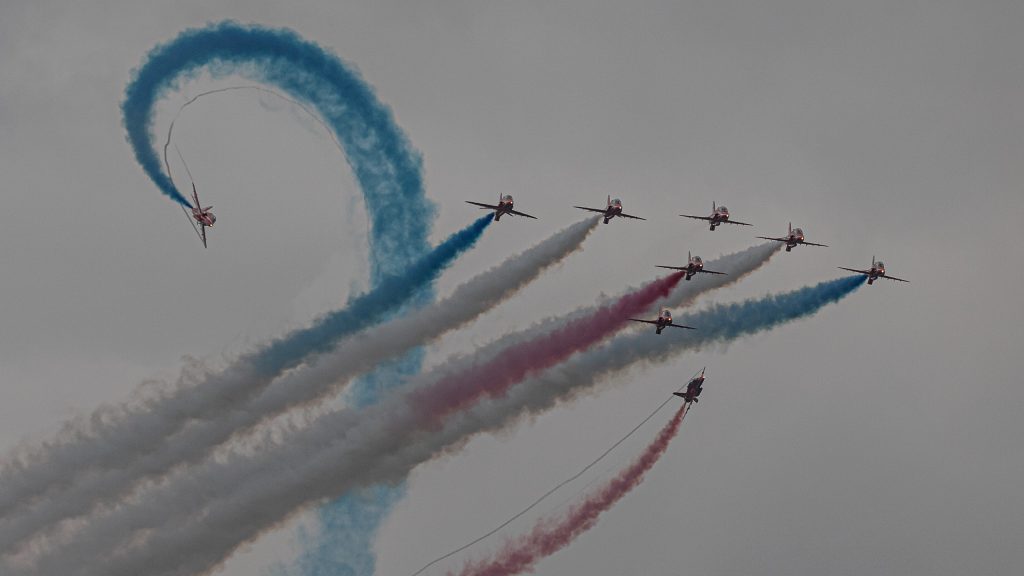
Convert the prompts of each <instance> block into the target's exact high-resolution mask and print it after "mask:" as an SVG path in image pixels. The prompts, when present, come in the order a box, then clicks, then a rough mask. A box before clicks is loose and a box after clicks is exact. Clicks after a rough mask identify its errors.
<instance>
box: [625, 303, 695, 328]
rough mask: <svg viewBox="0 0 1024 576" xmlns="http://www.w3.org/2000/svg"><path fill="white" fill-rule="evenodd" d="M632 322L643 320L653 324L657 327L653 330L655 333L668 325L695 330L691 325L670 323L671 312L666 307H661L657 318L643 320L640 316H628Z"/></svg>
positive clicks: (645, 322)
mask: <svg viewBox="0 0 1024 576" xmlns="http://www.w3.org/2000/svg"><path fill="white" fill-rule="evenodd" d="M630 320H632V321H633V322H643V323H644V324H654V325H655V326H657V327H658V328H657V329H656V330H655V331H654V333H655V334H661V331H662V330H664V329H665V328H668V327H669V326H671V327H673V328H686V329H687V330H696V328H694V327H693V326H683V325H682V324H673V323H672V312H670V311H669V309H668V308H662V309H661V312H659V313H658V319H657V320H643V319H641V318H630Z"/></svg>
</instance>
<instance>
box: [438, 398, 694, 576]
mask: <svg viewBox="0 0 1024 576" xmlns="http://www.w3.org/2000/svg"><path fill="white" fill-rule="evenodd" d="M687 406H688V405H687V404H684V405H682V406H680V407H679V410H677V411H676V413H675V415H674V416H673V417H672V419H671V420H670V421H669V422H668V424H666V425H665V427H664V428H662V429H661V431H660V432H658V436H657V437H656V438H655V439H654V442H652V443H651V444H650V445H649V446H648V447H647V448H646V449H645V450H644V451H643V453H642V454H641V455H640V456H639V457H637V459H636V460H634V461H633V462H632V463H631V464H630V465H629V466H628V467H627V468H626V469H624V470H622V471H621V472H619V474H618V475H617V476H616V477H615V478H613V479H612V480H611V481H609V482H608V483H607V484H605V485H604V486H602V487H601V488H600V489H599V490H596V491H595V492H594V493H592V494H590V495H589V496H587V497H586V499H585V500H584V501H583V502H580V503H579V504H576V505H574V506H572V508H570V509H569V510H568V512H566V513H565V514H564V515H563V516H562V517H561V518H557V519H544V518H542V519H540V520H538V521H537V523H536V524H535V525H534V527H533V530H531V531H530V533H529V534H525V535H523V536H520V537H518V538H516V539H514V540H512V541H510V542H507V543H506V544H505V545H504V546H503V547H502V549H501V550H499V551H498V552H497V553H496V554H494V556H493V557H492V558H490V559H487V560H477V561H472V562H467V563H466V565H465V566H463V568H462V570H460V571H459V572H458V575H459V576H508V575H511V574H519V573H521V572H526V571H532V570H533V568H534V567H535V565H536V563H537V561H538V560H540V559H542V558H545V557H547V556H550V555H552V554H554V553H555V552H557V551H559V550H561V549H562V548H565V547H566V546H568V545H569V544H570V543H571V542H572V541H573V540H575V539H576V538H577V537H578V536H580V535H581V534H583V533H584V532H586V531H587V530H590V529H591V528H593V527H594V526H595V525H596V524H597V521H598V519H599V518H600V516H601V514H603V513H604V512H606V511H607V510H609V509H611V507H612V506H614V505H615V504H616V503H617V502H618V501H619V500H621V499H622V498H623V497H624V496H625V495H626V494H628V493H629V492H630V491H631V490H632V489H633V488H636V487H637V486H639V485H640V483H641V482H643V480H644V476H646V474H647V472H648V471H650V469H651V468H652V467H654V464H655V463H657V462H658V460H659V459H660V458H661V456H662V455H663V454H664V453H665V451H666V450H667V449H668V445H669V442H671V441H672V439H673V438H675V436H676V434H677V433H678V432H679V427H680V425H681V424H682V423H683V418H684V417H685V416H686V410H687ZM449 574H452V573H451V572H449Z"/></svg>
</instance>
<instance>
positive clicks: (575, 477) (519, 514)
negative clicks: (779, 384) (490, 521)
mask: <svg viewBox="0 0 1024 576" xmlns="http://www.w3.org/2000/svg"><path fill="white" fill-rule="evenodd" d="M694 377H696V374H694ZM686 386H687V385H686V384H683V385H682V386H680V387H679V388H678V389H677V390H676V392H681V391H682V390H683V389H685V388H686ZM672 401H676V402H678V400H675V398H673V397H672V396H669V397H668V398H666V399H665V401H664V402H662V403H661V404H659V405H658V407H657V408H655V409H654V410H653V411H652V412H651V413H650V414H648V415H647V417H646V418H644V419H643V420H641V421H640V423H639V424H637V425H636V426H634V427H633V428H632V429H631V430H630V431H629V432H627V433H626V435H625V436H623V437H622V438H619V439H618V440H617V441H616V442H615V443H614V444H612V445H611V446H610V447H608V449H607V450H605V451H604V452H602V453H601V455H600V456H598V457H597V458H595V459H594V460H591V461H590V462H589V463H588V464H587V465H586V466H584V467H583V468H581V469H580V470H579V471H577V472H576V473H575V474H573V475H572V476H570V477H568V478H566V479H564V480H562V481H561V482H559V483H558V484H556V485H554V486H553V487H552V488H551V489H549V490H548V491H547V492H545V493H544V494H542V495H541V497H540V498H537V499H536V500H534V501H533V502H531V503H530V505H529V506H527V507H525V508H522V509H520V510H519V511H518V512H516V513H515V514H513V515H512V516H511V517H509V518H507V519H505V521H504V522H502V523H501V524H498V525H497V526H496V527H494V528H492V529H491V530H490V531H488V532H485V533H484V534H481V535H480V536H478V537H476V538H475V539H473V540H471V541H469V542H467V543H465V544H463V545H462V546H459V547H458V548H455V549H454V550H451V551H449V552H446V553H445V554H443V555H441V556H438V557H437V558H434V559H433V560H431V561H430V562H428V563H426V564H424V565H423V566H422V567H420V569H419V570H417V571H415V572H413V573H412V575H411V576H418V575H419V574H422V573H423V572H424V571H425V570H427V569H428V568H430V567H431V566H433V565H435V564H437V563H438V562H441V561H443V560H447V559H448V558H451V557H452V556H454V555H456V554H458V553H459V552H462V551H463V550H466V549H468V548H470V547H471V546H474V545H476V544H479V543H480V542H483V541H484V540H486V539H487V538H490V537H491V536H493V535H495V534H497V533H498V532H499V531H500V530H502V529H503V528H505V527H506V526H508V525H509V524H511V523H512V522H514V521H516V520H518V519H519V518H521V517H522V516H523V515H524V514H526V513H527V512H529V511H530V510H533V509H534V508H536V507H537V506H538V505H539V504H540V503H541V502H543V501H544V500H547V498H548V497H549V496H551V495H552V494H554V493H555V492H557V491H558V490H561V489H562V488H563V487H565V486H566V485H568V484H569V483H570V482H575V481H576V480H578V479H579V478H580V476H583V474H585V473H586V472H587V471H588V470H590V469H591V468H593V467H594V466H597V464H598V463H600V462H601V461H602V460H604V459H605V457H606V456H608V455H609V454H611V453H612V451H613V450H615V449H616V448H618V447H619V446H620V445H621V444H622V443H623V442H625V441H626V440H629V438H630V437H631V436H633V434H635V433H636V432H637V430H639V429H640V428H641V427H642V426H643V425H644V424H647V422H648V421H650V419H651V418H654V416H655V415H656V414H657V413H658V412H661V410H662V409H663V408H664V407H665V406H667V405H668V403H669V402H672Z"/></svg>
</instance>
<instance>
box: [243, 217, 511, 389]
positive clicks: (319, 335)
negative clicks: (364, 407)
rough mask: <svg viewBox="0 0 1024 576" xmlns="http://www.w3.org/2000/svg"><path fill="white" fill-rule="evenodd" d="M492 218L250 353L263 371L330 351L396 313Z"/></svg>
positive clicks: (470, 243) (270, 371)
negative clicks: (347, 338)
mask: <svg viewBox="0 0 1024 576" xmlns="http://www.w3.org/2000/svg"><path fill="white" fill-rule="evenodd" d="M492 220H493V215H491V214H488V215H486V216H483V217H481V218H478V219H477V220H476V221H475V222H473V223H472V224H470V225H469V226H467V227H465V228H463V229H462V230H459V231H458V232H456V233H454V234H452V235H451V236H449V237H448V238H447V239H446V240H445V241H444V242H442V243H441V244H439V245H438V246H437V247H436V248H434V249H433V250H431V251H430V252H429V253H427V255H426V256H424V257H423V258H420V259H419V260H417V261H415V262H414V263H413V264H412V265H411V266H409V267H407V268H405V269H404V270H402V272H401V273H400V274H393V275H388V276H385V277H384V278H382V279H381V280H380V281H379V283H378V284H377V285H376V286H375V287H374V288H373V289H372V290H370V291H369V292H367V293H365V294H361V295H359V296H357V297H355V298H353V299H351V300H350V301H349V302H348V304H347V305H346V306H345V307H344V308H342V309H340V310H336V311H334V312H331V313H329V314H327V315H326V316H323V317H321V318H319V319H317V321H316V322H314V324H313V325H312V326H310V327H309V328H303V329H301V330H296V331H294V332H292V333H290V334H288V335H287V336H284V337H282V338H279V339H277V340H274V341H273V342H271V343H270V344H269V345H268V346H267V347H266V348H264V349H262V350H260V351H259V352H258V353H257V354H256V355H255V356H254V357H253V358H252V359H251V362H252V363H253V365H254V367H255V368H256V369H257V370H258V371H259V372H261V373H264V374H277V373H280V372H281V371H283V370H286V369H288V368H291V367H293V366H294V365H295V364H296V363H297V362H300V361H301V360H302V359H303V358H305V357H307V356H309V355H310V354H317V353H321V352H326V351H327V350H329V349H331V347H332V346H333V345H334V343H336V342H337V341H338V340H339V339H340V338H341V337H343V336H346V335H348V334H353V333H355V332H358V331H359V330H362V329H363V328H366V327H368V326H371V325H373V324H377V323H378V322H380V321H381V320H383V319H385V318H387V317H388V316H390V315H392V314H394V312H395V309H396V308H398V307H399V306H401V305H403V304H405V303H406V302H408V301H410V300H412V299H413V297H414V296H416V295H417V294H418V293H419V292H420V291H421V290H422V289H423V288H424V287H428V286H429V285H430V284H432V283H433V281H434V280H436V279H437V278H438V277H439V276H440V275H441V272H443V271H444V270H445V269H446V268H447V267H448V266H449V265H450V264H451V263H452V261H454V260H455V258H456V257H457V256H458V255H459V254H461V253H463V252H465V251H466V250H468V249H469V248H471V247H472V246H474V245H475V244H476V241H477V240H479V239H480V236H481V234H483V232H484V230H486V229H487V227H488V226H489V225H490V223H491V221H492ZM357 393H359V392H358V391H357Z"/></svg>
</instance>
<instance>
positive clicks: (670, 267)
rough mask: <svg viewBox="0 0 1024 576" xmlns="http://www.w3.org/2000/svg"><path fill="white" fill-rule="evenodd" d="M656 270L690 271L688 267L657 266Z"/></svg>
mask: <svg viewBox="0 0 1024 576" xmlns="http://www.w3.org/2000/svg"><path fill="white" fill-rule="evenodd" d="M656 268H668V269H669V270H683V271H686V270H689V268H688V267H686V266H656Z"/></svg>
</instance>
